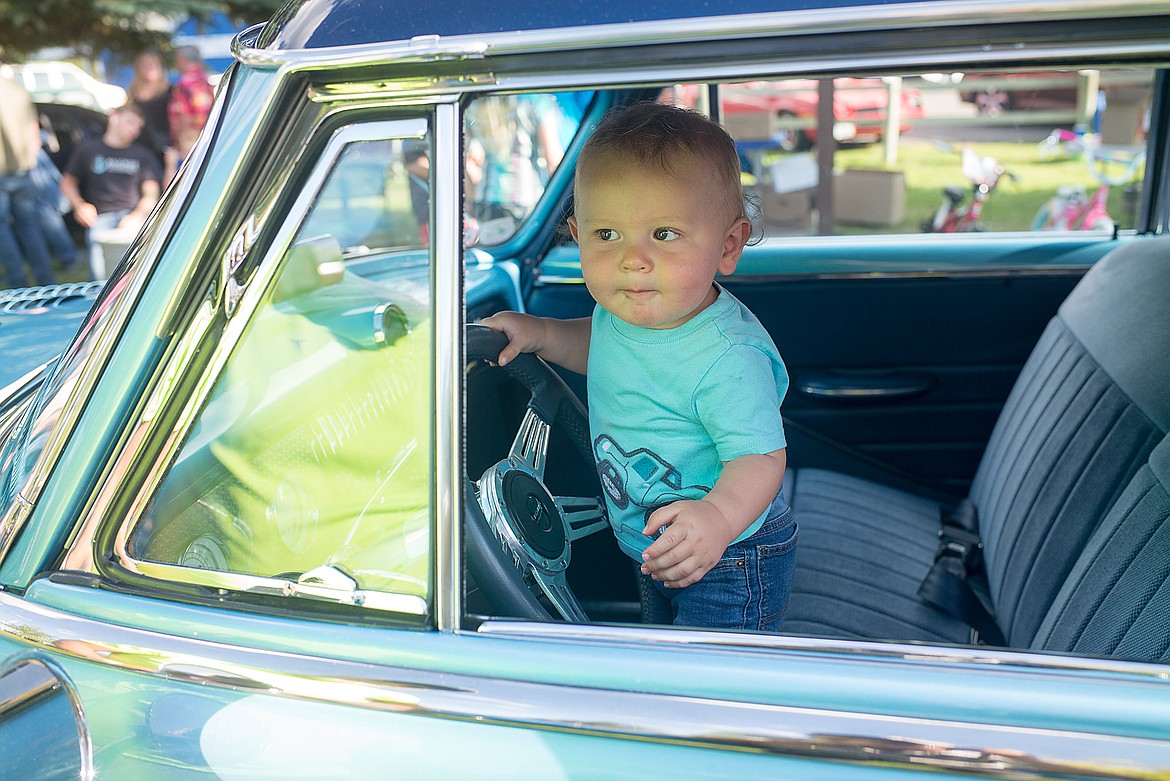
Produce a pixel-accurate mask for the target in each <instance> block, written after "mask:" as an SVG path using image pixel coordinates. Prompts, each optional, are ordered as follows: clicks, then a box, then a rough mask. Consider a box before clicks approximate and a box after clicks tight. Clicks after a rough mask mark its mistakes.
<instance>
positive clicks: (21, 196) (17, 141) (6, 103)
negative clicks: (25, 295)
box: [0, 78, 54, 287]
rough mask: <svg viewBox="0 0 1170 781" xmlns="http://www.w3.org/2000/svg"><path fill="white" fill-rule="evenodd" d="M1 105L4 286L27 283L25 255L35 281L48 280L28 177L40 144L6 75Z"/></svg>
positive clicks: (32, 119) (32, 113)
mask: <svg viewBox="0 0 1170 781" xmlns="http://www.w3.org/2000/svg"><path fill="white" fill-rule="evenodd" d="M0 106H3V110H2V111H0V262H2V263H3V265H4V273H5V275H6V276H7V279H6V280H5V281H6V283H7V285H8V287H26V286H27V285H28V276H27V275H26V274H25V270H24V263H25V261H26V260H27V261H28V265H29V268H31V269H32V273H33V278H34V279H35V280H36V283H37V284H38V285H51V284H53V283H54V279H53V269H52V265H51V261H50V258H49V246H48V243H47V242H46V241H45V236H44V234H43V233H42V232H41V224H40V218H39V216H38V211H39V209H40V208H41V205H40V202H39V199H38V192H37V187H36V183H35V181H34V180H33V176H32V172H33V170H34V169H35V168H36V166H37V152H38V151H39V150H40V148H41V131H40V124H39V123H38V122H37V112H36V108H35V107H34V106H33V104H32V99H31V98H30V97H29V95H28V92H26V91H25V89H24V87H22V86H21V85H19V84H17V83H16V82H14V81H12V80H11V79H5V78H0ZM18 239H19V244H18V243H17V240H18ZM22 248H23V251H22Z"/></svg>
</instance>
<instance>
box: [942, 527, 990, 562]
mask: <svg viewBox="0 0 1170 781" xmlns="http://www.w3.org/2000/svg"><path fill="white" fill-rule="evenodd" d="M938 538H939V546H938V550H937V551H936V552H935V554H934V560H935V561H938V560H939V559H941V558H943V557H944V556H954V557H955V558H957V559H958V560H959V561H960V562H961V563H962V565H963V571H964V572H967V573H973V572H976V571H978V570H979V568H980V567H982V566H983V540H981V539H979V535H978V534H976V533H975V532H972V531H968V530H967V529H964V528H962V527H960V526H954V525H952V524H947V525H945V526H943V527H942V528H941V529H939V530H938Z"/></svg>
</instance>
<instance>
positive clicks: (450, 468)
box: [431, 101, 466, 632]
mask: <svg viewBox="0 0 1170 781" xmlns="http://www.w3.org/2000/svg"><path fill="white" fill-rule="evenodd" d="M433 135H434V144H435V160H434V166H433V171H432V177H433V181H434V187H435V190H434V191H435V192H437V193H448V194H455V195H457V197H450V195H448V196H447V197H441V198H432V199H431V201H432V202H431V206H432V208H433V209H434V219H435V230H434V231H433V232H432V234H431V236H432V241H431V245H432V246H431V252H432V255H431V275H432V279H433V282H432V290H431V301H432V315H433V323H434V328H433V333H434V339H435V342H434V350H433V352H434V361H435V362H434V382H433V386H434V387H433V393H432V394H431V398H432V401H433V403H434V404H435V407H434V409H433V410H432V420H433V421H434V428H433V431H434V437H435V439H434V447H433V449H432V457H433V459H434V468H435V483H434V491H435V493H434V494H433V497H432V498H433V506H432V509H433V512H434V526H433V527H432V528H434V530H435V545H434V554H435V557H434V563H435V583H434V589H433V592H432V593H433V595H434V599H435V614H436V620H437V623H438V628H439V630H440V631H444V632H450V631H453V630H455V629H456V628H458V626H459V623H460V617H461V616H462V613H463V589H462V582H463V580H462V573H461V569H462V561H463V548H462V539H463V537H462V534H461V533H460V529H461V528H462V519H463V502H464V499H465V497H464V496H463V486H462V476H463V410H464V401H463V390H464V389H463V375H464V366H465V365H466V361H465V359H464V354H463V346H464V345H463V343H464V338H463V313H464V311H465V310H466V306H465V302H464V291H463V285H464V270H463V210H462V204H463V173H462V171H463V115H462V111H461V110H460V106H459V104H458V103H455V102H454V101H452V102H448V103H443V104H439V105H437V106H435V127H434V132H433Z"/></svg>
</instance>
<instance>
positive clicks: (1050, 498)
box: [971, 238, 1170, 658]
mask: <svg viewBox="0 0 1170 781" xmlns="http://www.w3.org/2000/svg"><path fill="white" fill-rule="evenodd" d="M1168 299H1170V238H1156V239H1141V240H1135V241H1132V242H1130V243H1128V244H1126V245H1124V246H1123V247H1120V248H1119V249H1117V250H1115V251H1114V252H1112V253H1110V254H1109V255H1108V256H1107V257H1106V258H1104V259H1102V260H1101V261H1100V262H1099V263H1098V264H1096V265H1095V266H1094V267H1093V268H1092V269H1091V270H1090V271H1089V273H1088V274H1086V275H1085V278H1084V279H1083V280H1082V281H1081V283H1080V284H1079V285H1078V286H1077V287H1076V289H1075V290H1074V291H1073V292H1072V294H1071V295H1070V296H1069V298H1068V300H1066V301H1065V303H1064V304H1063V305H1062V306H1061V308H1060V311H1059V312H1058V314H1057V316H1056V317H1055V318H1053V320H1052V322H1051V323H1050V324H1049V326H1048V328H1047V329H1046V331H1045V332H1044V335H1043V336H1042V337H1041V339H1040V342H1039V343H1038V344H1037V346H1036V348H1035V350H1034V351H1033V353H1032V355H1031V357H1030V358H1029V359H1028V362H1027V363H1026V364H1025V366H1024V369H1023V371H1022V372H1021V375H1020V378H1019V380H1018V381H1017V382H1016V385H1015V387H1014V389H1013V390H1012V393H1011V395H1010V397H1009V399H1008V401H1007V403H1006V405H1005V407H1004V410H1003V412H1002V414H1001V415H1000V417H999V420H998V422H997V423H996V427H995V430H994V432H993V434H992V437H991V440H990V442H989V445H988V448H987V450H986V452H985V453H984V456H983V460H982V461H981V463H980V466H979V469H978V472H977V473H976V476H975V481H974V483H973V485H972V490H971V500H972V502H973V503H974V504H975V506H976V508H977V509H978V514H979V528H980V532H981V534H982V537H983V542H984V559H985V562H986V567H987V578H988V586H989V588H990V594H991V599H992V602H993V605H994V609H995V615H996V620H997V622H998V624H999V626H1000V628H1001V629H1002V630H1003V632H1004V634H1005V636H1006V637H1007V641H1008V644H1009V645H1011V646H1013V647H1037V648H1046V649H1048V650H1073V648H1072V645H1077V646H1083V645H1086V644H1087V645H1092V644H1094V643H1098V644H1101V645H1103V644H1105V643H1106V641H1105V639H1104V638H1097V639H1096V640H1094V639H1092V638H1090V637H1087V636H1086V635H1085V633H1084V632H1082V633H1080V634H1078V633H1076V632H1073V633H1072V634H1069V633H1068V628H1067V627H1064V626H1061V627H1059V628H1058V627H1056V626H1055V625H1054V623H1053V622H1054V621H1055V618H1054V616H1055V614H1056V613H1058V612H1059V613H1061V614H1062V615H1065V616H1069V615H1073V614H1077V615H1079V616H1080V618H1082V619H1085V621H1087V622H1088V623H1086V626H1085V632H1088V633H1089V634H1092V633H1093V632H1096V631H1098V630H1100V629H1102V628H1103V625H1098V624H1093V623H1092V622H1091V621H1089V620H1088V619H1087V618H1085V616H1083V615H1080V613H1079V611H1080V610H1082V609H1083V608H1084V606H1085V605H1088V604H1091V603H1096V604H1104V603H1105V601H1107V599H1108V592H1109V591H1110V590H1111V588H1112V587H1113V584H1114V583H1115V580H1116V575H1117V573H1115V572H1113V571H1111V570H1110V569H1109V567H1108V566H1105V562H1100V564H1099V565H1098V563H1097V562H1094V561H1093V560H1092V556H1091V553H1092V551H1093V550H1097V551H1098V552H1099V553H1100V552H1102V551H1104V550H1106V549H1108V550H1109V551H1111V553H1113V554H1117V555H1120V550H1121V548H1126V549H1127V550H1129V551H1130V553H1135V552H1136V551H1137V549H1138V548H1143V547H1144V546H1145V545H1146V544H1147V543H1146V542H1143V541H1142V539H1141V538H1140V535H1137V534H1136V532H1135V534H1134V535H1131V534H1130V533H1129V531H1128V529H1126V530H1125V532H1124V533H1122V534H1121V536H1120V537H1119V536H1118V535H1117V534H1116V532H1117V531H1118V530H1120V529H1121V527H1122V526H1125V525H1126V524H1127V523H1128V520H1127V519H1132V518H1134V517H1138V516H1140V517H1141V518H1143V519H1144V520H1146V521H1147V522H1148V523H1155V521H1154V520H1152V519H1153V518H1154V517H1155V516H1156V513H1154V515H1153V516H1151V515H1150V514H1149V508H1146V509H1142V510H1140V511H1139V510H1138V509H1137V505H1134V506H1132V507H1128V509H1127V504H1126V503H1127V502H1129V503H1130V504H1133V502H1135V501H1136V500H1135V498H1134V495H1133V493H1134V491H1138V490H1141V489H1140V486H1142V485H1148V484H1149V483H1150V481H1154V483H1156V482H1157V479H1158V475H1159V474H1164V472H1158V471H1157V470H1154V469H1153V468H1152V467H1151V465H1150V457H1151V453H1152V452H1153V451H1154V449H1155V447H1156V446H1158V444H1159V443H1160V442H1161V441H1162V440H1163V439H1164V438H1165V435H1166V432H1167V430H1168V429H1170V300H1168ZM1159 452H1161V451H1159ZM1123 496H1124V500H1123ZM1163 496H1164V490H1163ZM1163 506H1164V505H1163ZM1143 507H1144V505H1143ZM1155 525H1156V524H1155ZM1110 526H1113V527H1116V528H1115V533H1114V534H1112V535H1110V532H1109V527H1110ZM1105 538H1108V539H1105ZM1151 539H1153V538H1151ZM1158 539H1161V538H1158ZM1122 540H1129V542H1128V543H1126V542H1123V541H1122ZM1127 546H1128V547H1127ZM1135 546H1136V547H1135ZM1164 552H1165V549H1164ZM1074 571H1075V572H1076V573H1077V574H1076V582H1075V583H1074V582H1073V581H1071V580H1069V578H1070V576H1072V574H1073V573H1074ZM1137 577H1144V576H1142V575H1138V576H1137ZM1157 577H1158V576H1157V573H1156V572H1151V573H1149V578H1150V583H1153V582H1154V581H1156V580H1157ZM1066 581H1069V582H1068V585H1067V587H1066ZM1130 585H1133V584H1130ZM1062 589H1063V590H1062ZM1058 595H1059V597H1060V605H1057V601H1058ZM1166 598H1170V597H1166ZM1073 602H1076V603H1077V605H1079V606H1080V607H1076V608H1074V607H1073V606H1072V603H1073ZM1161 604H1163V606H1165V603H1161ZM1090 625H1091V626H1092V627H1096V628H1095V629H1091V627H1090ZM1042 627H1043V632H1041V628H1042ZM1090 629H1091V631H1090ZM1117 630H1118V627H1116V626H1111V627H1110V630H1109V631H1110V632H1111V633H1114V632H1116V631H1117ZM1168 633H1170V630H1167V629H1166V628H1165V627H1163V628H1162V630H1161V634H1162V636H1165V635H1167V634H1168ZM1069 644H1072V645H1069ZM1065 646H1068V647H1065ZM1163 651H1164V649H1163ZM1138 656H1139V657H1141V655H1138ZM1141 658H1145V657H1141Z"/></svg>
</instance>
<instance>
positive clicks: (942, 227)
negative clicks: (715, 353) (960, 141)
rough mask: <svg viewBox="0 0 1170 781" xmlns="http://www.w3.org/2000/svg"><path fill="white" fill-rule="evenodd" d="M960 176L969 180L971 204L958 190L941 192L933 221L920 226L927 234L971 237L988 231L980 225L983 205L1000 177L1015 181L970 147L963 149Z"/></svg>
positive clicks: (994, 160) (951, 188) (955, 188)
mask: <svg viewBox="0 0 1170 781" xmlns="http://www.w3.org/2000/svg"><path fill="white" fill-rule="evenodd" d="M962 154H963V175H964V176H966V177H967V178H968V179H970V180H971V200H970V202H969V203H964V201H965V200H966V192H964V191H963V189H962V188H959V187H953V186H952V187H945V188H943V202H942V203H941V204H940V205H939V207H938V210H937V211H935V213H934V217H932V218H931V219H930V220H928V221H926V222H924V223H923V224H922V230H923V231H925V232H926V233H973V232H982V231H985V230H987V226H986V225H984V224H983V222H982V219H981V218H982V216H983V205H984V204H985V203H986V202H987V199H988V198H989V197H990V196H991V193H992V192H994V191H995V188H996V186H997V185H998V184H999V182H1000V180H1001V179H1002V178H1003V177H1005V176H1006V177H1008V178H1009V179H1012V180H1013V181H1014V180H1015V178H1016V177H1015V175H1014V174H1011V173H1008V172H1007V171H1005V170H1004V167H1003V166H1002V165H1000V164H999V161H997V160H996V159H995V158H993V157H985V156H980V155H979V154H978V153H977V152H975V150H973V149H971V148H970V147H965V148H964V149H963V152H962Z"/></svg>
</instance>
